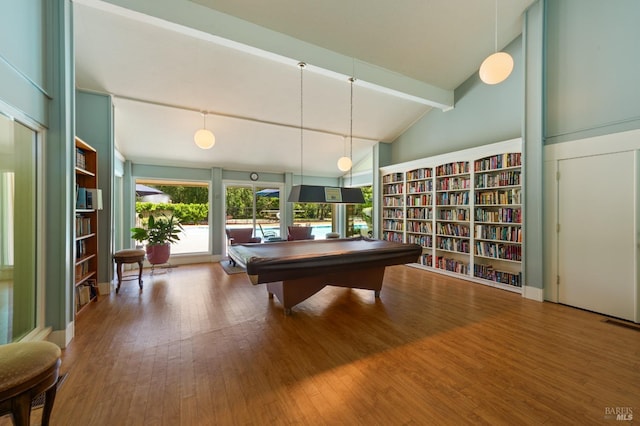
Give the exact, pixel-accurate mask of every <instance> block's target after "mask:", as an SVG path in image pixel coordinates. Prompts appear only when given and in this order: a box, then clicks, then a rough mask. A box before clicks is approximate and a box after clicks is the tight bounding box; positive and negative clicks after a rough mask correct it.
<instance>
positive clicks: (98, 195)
mask: <svg viewBox="0 0 640 426" xmlns="http://www.w3.org/2000/svg"><path fill="white" fill-rule="evenodd" d="M101 204H102V190H101V189H96V188H83V187H81V186H77V187H76V209H78V210H84V209H101V208H102V205H101Z"/></svg>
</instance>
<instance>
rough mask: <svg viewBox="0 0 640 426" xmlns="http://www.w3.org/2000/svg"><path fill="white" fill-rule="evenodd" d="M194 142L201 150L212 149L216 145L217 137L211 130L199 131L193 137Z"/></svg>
mask: <svg viewBox="0 0 640 426" xmlns="http://www.w3.org/2000/svg"><path fill="white" fill-rule="evenodd" d="M193 140H194V141H195V143H196V145H197V146H198V148H201V149H211V148H212V147H213V145H215V144H216V137H215V136H214V135H213V132H212V131H211V130H207V129H199V130H198V131H196V133H195V135H193Z"/></svg>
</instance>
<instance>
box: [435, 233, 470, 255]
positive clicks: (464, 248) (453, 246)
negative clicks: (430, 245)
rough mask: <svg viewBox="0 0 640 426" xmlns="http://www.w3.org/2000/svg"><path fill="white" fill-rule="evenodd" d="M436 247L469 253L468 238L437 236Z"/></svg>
mask: <svg viewBox="0 0 640 426" xmlns="http://www.w3.org/2000/svg"><path fill="white" fill-rule="evenodd" d="M436 247H437V248H439V249H441V250H448V251H457V252H458V253H469V250H470V244H469V240H460V239H458V238H447V237H438V238H437V239H436Z"/></svg>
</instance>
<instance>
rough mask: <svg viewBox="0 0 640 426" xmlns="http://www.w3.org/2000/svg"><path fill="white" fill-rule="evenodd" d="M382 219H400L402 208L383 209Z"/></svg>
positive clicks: (402, 214)
mask: <svg viewBox="0 0 640 426" xmlns="http://www.w3.org/2000/svg"><path fill="white" fill-rule="evenodd" d="M382 218H383V219H402V218H404V213H403V212H402V209H385V210H383V211H382Z"/></svg>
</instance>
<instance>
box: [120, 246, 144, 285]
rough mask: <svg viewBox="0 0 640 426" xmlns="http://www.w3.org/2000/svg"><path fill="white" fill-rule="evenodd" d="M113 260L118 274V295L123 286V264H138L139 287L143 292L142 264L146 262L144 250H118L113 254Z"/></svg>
mask: <svg viewBox="0 0 640 426" xmlns="http://www.w3.org/2000/svg"><path fill="white" fill-rule="evenodd" d="M113 260H115V262H116V272H117V273H118V287H116V293H117V292H118V291H119V290H120V284H122V264H123V263H137V264H138V267H139V268H140V272H138V286H140V290H142V262H143V261H144V250H140V249H127V250H118V251H117V252H115V253H114V254H113Z"/></svg>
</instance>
